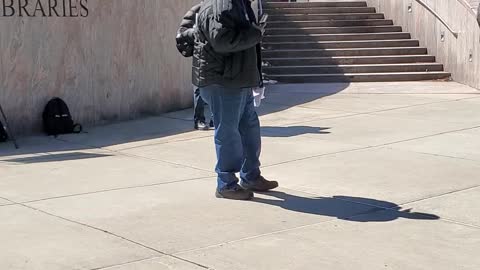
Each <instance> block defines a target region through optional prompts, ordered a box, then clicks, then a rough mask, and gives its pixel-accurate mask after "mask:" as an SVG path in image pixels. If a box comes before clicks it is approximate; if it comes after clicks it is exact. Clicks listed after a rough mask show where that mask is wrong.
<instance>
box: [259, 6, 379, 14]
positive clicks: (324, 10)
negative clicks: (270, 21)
mask: <svg viewBox="0 0 480 270" xmlns="http://www.w3.org/2000/svg"><path fill="white" fill-rule="evenodd" d="M264 13H267V14H269V15H277V14H338V13H376V9H375V8H374V7H313V8H281V9H270V8H268V9H264Z"/></svg>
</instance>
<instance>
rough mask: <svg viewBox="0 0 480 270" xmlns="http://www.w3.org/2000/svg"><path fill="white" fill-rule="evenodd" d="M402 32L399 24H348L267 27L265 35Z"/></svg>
mask: <svg viewBox="0 0 480 270" xmlns="http://www.w3.org/2000/svg"><path fill="white" fill-rule="evenodd" d="M384 32H402V27H400V26H349V27H306V28H269V29H267V30H266V31H265V34H266V35H298V34H303V35H311V34H340V33H384Z"/></svg>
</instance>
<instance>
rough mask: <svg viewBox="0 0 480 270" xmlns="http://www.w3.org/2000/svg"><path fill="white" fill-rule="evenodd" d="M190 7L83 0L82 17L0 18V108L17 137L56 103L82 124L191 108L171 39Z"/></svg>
mask: <svg viewBox="0 0 480 270" xmlns="http://www.w3.org/2000/svg"><path fill="white" fill-rule="evenodd" d="M197 2H198V1H194V0H181V1H178V0H89V1H88V8H89V16H88V17H87V18H54V17H52V18H39V17H37V18H27V17H23V18H18V17H12V18H5V17H2V18H0V83H1V84H0V86H1V89H0V102H1V104H2V105H3V107H4V109H5V111H6V113H7V114H8V116H9V118H10V122H11V124H12V126H13V128H14V130H15V131H16V132H17V133H29V132H32V131H39V130H40V129H41V113H42V110H43V106H44V105H45V104H46V102H47V101H48V100H49V99H50V98H51V97H54V96H59V97H61V98H64V99H65V100H66V102H67V103H68V105H69V106H70V109H71V111H72V114H73V116H74V118H75V120H77V121H79V122H81V123H83V124H99V123H103V122H105V121H115V120H125V119H132V118H135V117H139V116H142V115H145V114H158V113H161V112H165V111H169V110H173V109H177V108H185V107H188V106H190V105H191V101H192V88H191V79H190V77H191V75H190V74H191V73H190V72H191V71H190V67H191V59H185V58H182V57H181V56H180V55H179V54H178V53H177V51H176V49H175V42H174V38H175V32H176V30H177V28H178V24H179V23H180V20H181V18H182V15H183V14H184V13H185V12H186V11H187V10H188V9H189V8H190V7H191V6H192V5H193V4H195V3H197Z"/></svg>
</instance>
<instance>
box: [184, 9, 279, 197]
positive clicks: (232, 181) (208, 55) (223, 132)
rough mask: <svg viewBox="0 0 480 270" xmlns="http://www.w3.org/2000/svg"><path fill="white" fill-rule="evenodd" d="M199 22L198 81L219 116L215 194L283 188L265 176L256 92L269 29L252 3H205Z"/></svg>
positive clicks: (195, 69) (249, 193) (195, 76)
mask: <svg viewBox="0 0 480 270" xmlns="http://www.w3.org/2000/svg"><path fill="white" fill-rule="evenodd" d="M197 21H198V32H197V35H198V36H197V42H196V43H195V51H194V66H193V83H194V84H195V85H197V86H198V87H200V92H201V95H202V98H204V99H205V100H206V101H207V103H208V104H210V108H211V109H212V112H213V117H214V123H215V150H216V152H217V165H216V168H215V171H216V172H217V174H218V177H217V183H218V186H217V191H216V193H215V194H216V196H217V197H219V198H227V199H236V200H248V199H251V198H252V197H253V192H252V191H268V190H270V189H274V188H276V187H277V186H278V183H277V182H275V181H268V180H266V179H265V178H263V177H262V176H261V173H260V161H259V158H260V148H261V136H260V122H259V119H258V115H257V113H256V111H255V108H254V100H253V94H252V87H257V86H259V85H260V83H261V82H260V78H261V73H260V71H259V69H258V66H259V62H258V61H260V60H259V58H257V46H258V45H259V43H260V41H261V40H262V35H263V28H261V27H259V26H257V22H256V17H255V14H254V12H253V10H252V8H251V6H250V1H249V0H204V2H203V5H202V8H201V9H200V12H199V14H198V20H197ZM237 172H240V178H241V181H240V182H239V179H238V178H237V177H236V175H235V173H237Z"/></svg>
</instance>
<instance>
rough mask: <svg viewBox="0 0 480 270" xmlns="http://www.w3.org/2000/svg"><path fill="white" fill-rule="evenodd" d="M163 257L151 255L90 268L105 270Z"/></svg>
mask: <svg viewBox="0 0 480 270" xmlns="http://www.w3.org/2000/svg"><path fill="white" fill-rule="evenodd" d="M163 257H165V255H161V256H153V257H148V258H143V259H138V260H133V261H129V262H124V263H119V264H112V265H108V266H100V267H95V268H91V269H90V270H105V269H109V268H113V267H119V266H124V265H130V264H134V263H139V262H146V261H151V260H156V259H160V258H163Z"/></svg>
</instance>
